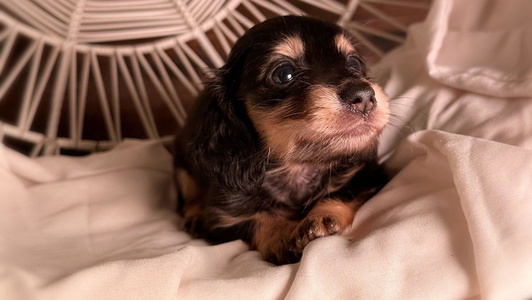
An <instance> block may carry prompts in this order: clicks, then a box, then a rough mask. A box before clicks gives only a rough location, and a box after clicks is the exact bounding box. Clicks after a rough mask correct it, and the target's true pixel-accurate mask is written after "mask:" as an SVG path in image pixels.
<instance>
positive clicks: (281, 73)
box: [271, 64, 296, 84]
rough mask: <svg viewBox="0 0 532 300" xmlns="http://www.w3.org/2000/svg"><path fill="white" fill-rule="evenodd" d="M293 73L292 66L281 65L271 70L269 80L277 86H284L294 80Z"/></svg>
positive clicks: (294, 70)
mask: <svg viewBox="0 0 532 300" xmlns="http://www.w3.org/2000/svg"><path fill="white" fill-rule="evenodd" d="M295 73H296V69H295V68H294V66H292V65H289V64H286V65H281V66H279V67H277V68H276V69H275V70H273V72H272V76H271V78H272V80H273V82H275V83H277V84H286V83H289V82H290V81H292V80H293V79H294V77H295Z"/></svg>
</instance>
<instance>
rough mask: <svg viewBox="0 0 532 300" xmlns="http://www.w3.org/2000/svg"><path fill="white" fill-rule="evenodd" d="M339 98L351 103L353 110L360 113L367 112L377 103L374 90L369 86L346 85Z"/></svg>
mask: <svg viewBox="0 0 532 300" xmlns="http://www.w3.org/2000/svg"><path fill="white" fill-rule="evenodd" d="M340 98H341V99H342V101H344V102H346V103H347V104H349V105H351V107H352V108H353V109H354V110H355V112H358V113H362V114H368V113H369V112H371V111H372V110H373V108H375V105H376V104H377V100H376V99H375V91H374V90H373V89H372V88H371V87H370V86H366V87H363V88H361V87H360V86H358V87H357V86H351V87H348V88H346V89H345V90H344V91H343V92H342V93H340Z"/></svg>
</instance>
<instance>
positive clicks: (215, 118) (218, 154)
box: [176, 68, 265, 190]
mask: <svg viewBox="0 0 532 300" xmlns="http://www.w3.org/2000/svg"><path fill="white" fill-rule="evenodd" d="M231 75H232V74H228V72H227V69H224V68H222V69H220V70H214V71H212V73H211V74H210V76H209V77H210V78H208V81H207V83H206V87H205V90H204V92H203V94H202V96H200V97H199V98H198V99H197V100H196V103H195V106H194V108H193V111H192V112H191V115H190V116H189V120H188V121H187V124H186V125H185V127H184V128H183V129H182V130H181V133H180V134H179V136H178V142H177V148H178V149H176V150H177V151H176V152H178V153H177V155H176V156H181V158H180V159H179V158H178V159H176V164H177V165H180V164H181V165H184V166H185V167H186V168H187V169H189V170H192V172H193V173H195V174H194V176H195V177H196V178H198V179H199V180H201V181H204V180H207V181H208V182H209V183H211V184H215V185H218V186H220V187H223V188H226V189H230V190H234V189H238V190H246V189H249V188H250V187H251V186H255V185H256V184H258V183H259V181H260V180H261V173H262V172H263V170H264V167H265V165H264V155H263V154H262V149H261V145H260V141H259V137H258V135H257V132H256V131H255V129H254V127H253V125H252V123H251V121H250V119H249V117H248V115H247V112H246V108H245V106H244V103H243V101H241V100H239V99H238V98H237V96H236V95H237V92H236V89H237V87H235V86H231V85H234V82H235V81H238V80H229V79H231V78H228V77H230V76H231ZM179 148H181V149H179ZM183 150H184V152H182V151H183ZM179 152H181V153H179ZM183 159H184V160H183ZM179 160H180V161H179ZM200 185H202V183H201V182H200Z"/></svg>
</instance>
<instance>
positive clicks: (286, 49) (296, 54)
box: [273, 36, 305, 59]
mask: <svg viewBox="0 0 532 300" xmlns="http://www.w3.org/2000/svg"><path fill="white" fill-rule="evenodd" d="M273 51H274V53H276V54H280V55H284V56H286V57H289V58H291V59H298V58H301V57H303V55H304V53H305V45H304V44H303V41H302V40H301V39H300V38H299V37H294V36H288V37H286V38H285V39H283V40H282V41H281V42H280V43H279V44H277V45H276V46H275V48H274V49H273Z"/></svg>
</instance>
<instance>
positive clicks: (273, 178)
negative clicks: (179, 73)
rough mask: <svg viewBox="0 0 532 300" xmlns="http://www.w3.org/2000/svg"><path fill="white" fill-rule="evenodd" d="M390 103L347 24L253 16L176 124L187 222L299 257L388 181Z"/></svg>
mask: <svg viewBox="0 0 532 300" xmlns="http://www.w3.org/2000/svg"><path fill="white" fill-rule="evenodd" d="M388 106H389V105H388V98H387V97H386V95H385V94H384V93H383V91H382V89H381V88H380V87H379V86H377V85H376V84H375V83H372V82H371V80H370V79H369V78H368V77H367V75H366V68H365V65H364V62H363V60H362V58H361V57H360V56H359V54H358V53H357V48H356V42H355V41H354V39H353V37H352V36H351V35H350V34H349V33H347V32H346V31H344V30H343V29H342V28H340V27H338V26H336V25H334V24H330V23H326V22H323V21H319V20H316V19H311V18H307V17H298V16H286V17H279V18H275V19H270V20H267V21H265V22H263V23H261V24H258V25H256V26H255V27H253V28H252V29H250V30H249V31H248V32H247V33H246V34H245V35H244V36H243V37H241V38H240V39H239V40H238V41H237V43H236V44H235V46H234V47H233V50H232V52H231V54H230V55H229V59H228V61H227V64H226V65H225V66H223V67H222V68H221V69H219V70H214V71H213V72H212V74H211V76H210V78H208V79H207V82H206V87H205V90H204V92H203V95H202V96H201V97H200V98H199V99H198V100H197V101H196V104H195V107H194V109H193V112H192V114H191V115H190V117H189V120H188V122H187V124H186V126H185V127H184V128H183V129H182V130H181V132H180V133H179V134H178V138H177V143H176V152H177V153H176V159H175V163H176V168H177V169H176V172H177V173H176V176H177V180H178V188H179V191H180V193H181V197H180V211H181V213H182V215H183V216H184V219H185V221H186V227H187V229H188V230H189V232H191V233H193V234H194V235H195V236H198V237H203V238H206V239H208V240H210V241H212V242H224V241H228V240H233V239H243V240H244V241H246V242H248V243H249V244H250V245H251V247H252V248H253V249H257V250H259V251H260V252H261V253H262V254H263V255H264V257H265V258H266V259H267V260H268V261H271V262H273V263H277V264H282V263H290V262H295V261H297V260H298V259H299V258H300V256H301V253H302V251H303V248H304V247H305V246H306V245H307V244H308V243H309V242H310V241H312V240H314V239H316V238H319V237H322V236H327V235H332V234H336V233H341V232H342V231H344V230H345V229H346V228H348V226H350V224H351V223H352V221H353V217H354V214H355V211H356V209H357V208H358V207H359V206H360V205H361V204H362V203H363V202H364V201H366V200H367V199H368V198H369V197H371V196H372V195H373V194H374V193H375V192H376V191H377V190H378V189H379V188H380V187H382V185H383V184H384V182H385V180H386V178H385V176H384V175H383V173H382V172H381V171H380V169H379V167H378V166H377V163H376V155H377V145H378V139H379V135H380V133H381V132H382V130H383V128H384V127H385V126H386V124H387V122H388V116H389V108H388Z"/></svg>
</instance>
